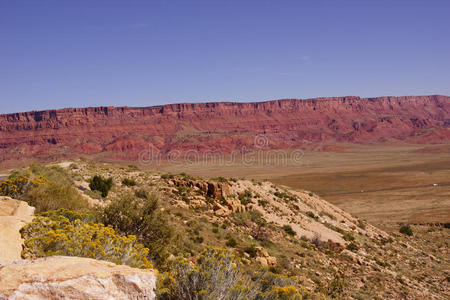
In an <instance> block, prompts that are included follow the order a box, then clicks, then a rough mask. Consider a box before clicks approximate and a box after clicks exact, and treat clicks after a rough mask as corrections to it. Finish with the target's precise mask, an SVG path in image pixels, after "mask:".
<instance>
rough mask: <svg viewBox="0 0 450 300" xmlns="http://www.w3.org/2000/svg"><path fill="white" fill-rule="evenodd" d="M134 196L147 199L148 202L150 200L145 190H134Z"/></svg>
mask: <svg viewBox="0 0 450 300" xmlns="http://www.w3.org/2000/svg"><path fill="white" fill-rule="evenodd" d="M134 195H135V196H136V197H138V198H141V199H147V200H148V199H149V198H150V195H149V193H148V192H147V191H146V190H144V189H140V190H136V191H135V192H134Z"/></svg>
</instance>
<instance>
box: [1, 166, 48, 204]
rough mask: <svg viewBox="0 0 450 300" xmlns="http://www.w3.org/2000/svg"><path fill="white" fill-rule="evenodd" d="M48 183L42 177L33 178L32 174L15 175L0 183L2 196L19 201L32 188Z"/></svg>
mask: <svg viewBox="0 0 450 300" xmlns="http://www.w3.org/2000/svg"><path fill="white" fill-rule="evenodd" d="M44 183H47V180H46V179H45V178H44V177H42V176H36V177H35V176H33V175H32V174H31V173H30V172H28V173H26V174H17V173H15V174H13V175H11V176H9V177H8V179H6V180H4V181H2V182H1V183H0V195H2V196H8V197H11V198H15V199H19V198H21V197H22V196H23V195H25V194H27V193H28V192H29V191H30V190H31V189H32V188H34V187H36V186H39V185H43V184H44Z"/></svg>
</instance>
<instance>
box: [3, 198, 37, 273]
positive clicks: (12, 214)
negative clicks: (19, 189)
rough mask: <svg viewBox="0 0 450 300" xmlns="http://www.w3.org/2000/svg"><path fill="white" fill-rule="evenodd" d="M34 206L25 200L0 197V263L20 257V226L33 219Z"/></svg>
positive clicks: (21, 242) (9, 261)
mask: <svg viewBox="0 0 450 300" xmlns="http://www.w3.org/2000/svg"><path fill="white" fill-rule="evenodd" d="M33 212H34V208H33V207H31V206H28V204H27V203H26V202H23V201H19V200H15V199H11V198H9V197H0V265H3V264H8V263H11V262H13V261H16V260H20V259H21V256H20V254H21V252H22V244H23V240H22V237H21V236H20V232H19V230H20V228H22V227H23V226H24V225H25V224H27V223H28V222H31V220H32V219H33Z"/></svg>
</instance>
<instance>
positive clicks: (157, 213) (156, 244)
mask: <svg viewBox="0 0 450 300" xmlns="http://www.w3.org/2000/svg"><path fill="white" fill-rule="evenodd" d="M158 201H159V199H158V197H157V196H156V195H155V194H151V195H149V196H148V198H146V199H141V198H136V197H134V196H133V194H131V193H127V194H124V195H123V196H122V197H121V198H119V199H115V200H112V201H111V203H110V204H109V205H108V206H106V207H105V208H104V210H103V212H101V216H100V219H101V220H102V222H103V223H104V224H106V225H111V226H112V227H113V228H114V229H115V230H116V231H118V232H119V233H121V234H125V235H128V234H132V235H135V236H136V237H137V239H138V241H139V242H141V243H143V244H144V245H145V247H147V248H148V249H149V256H150V257H151V258H152V259H154V260H155V261H156V262H157V263H158V264H162V263H163V262H164V261H165V259H166V258H167V257H168V256H169V253H168V249H169V247H174V248H175V245H174V244H173V243H172V242H173V238H174V230H173V229H172V227H171V226H170V225H169V222H168V216H167V213H166V212H164V211H161V210H160V207H159V203H158Z"/></svg>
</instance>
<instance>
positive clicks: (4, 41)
mask: <svg viewBox="0 0 450 300" xmlns="http://www.w3.org/2000/svg"><path fill="white" fill-rule="evenodd" d="M428 94H444V95H450V1H447V0H424V1H415V0H407V1H406V0H405V1H401V0H386V1H382V0H374V1H369V0H367V1H366V0H355V1H339V0H332V1H318V0H314V1H313V0H305V1H300V0H299V1H283V0H279V1H264V0H258V1H246V0H239V1H214V0H207V1H206V0H205V1H188V0H184V1H171V0H164V1H163V0H161V1H158V0H155V1H130V0H124V1H117V0H104V1H99V0H76V1H66V0H55V1H43V0H31V1H21V0H0V113H7V112H18V111H28V110H41V109H48V108H62V107H85V106H101V105H111V106H122V105H128V106H150V105H157V104H165V103H177V102H197V101H254V100H256V101H262V100H271V99H280V98H312V97H321V96H344V95H356V96H382V95H428Z"/></svg>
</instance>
